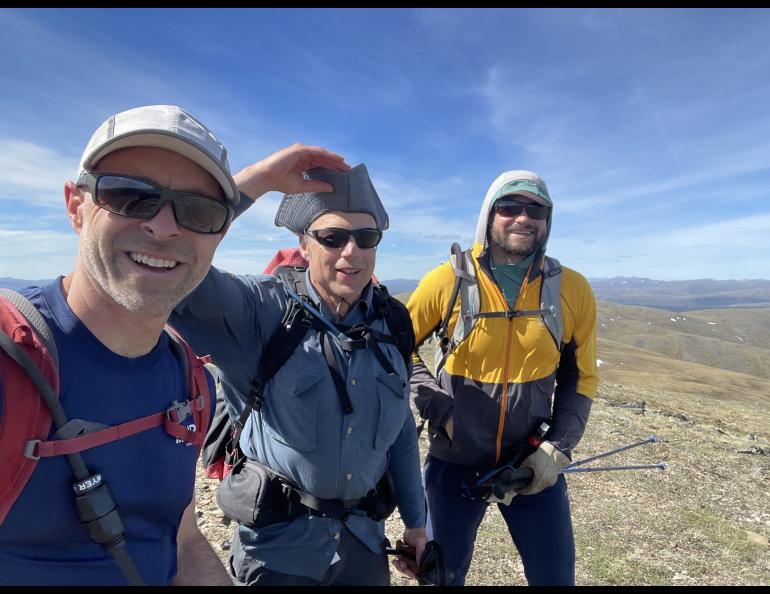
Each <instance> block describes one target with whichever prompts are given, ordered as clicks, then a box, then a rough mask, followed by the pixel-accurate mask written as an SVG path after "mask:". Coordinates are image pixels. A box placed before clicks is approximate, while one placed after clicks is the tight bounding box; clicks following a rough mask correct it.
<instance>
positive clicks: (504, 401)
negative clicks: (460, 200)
mask: <svg viewBox="0 0 770 594" xmlns="http://www.w3.org/2000/svg"><path fill="white" fill-rule="evenodd" d="M534 263H535V261H534V259H533V260H532V262H531V263H530V265H529V268H528V269H527V274H526V276H525V277H524V282H523V283H522V284H521V288H519V294H518V295H517V296H516V301H515V302H514V304H513V305H514V307H513V309H514V311H515V310H516V305H518V303H519V300H520V299H521V295H522V294H523V293H524V290H525V289H526V287H527V284H528V283H529V275H530V273H531V272H532V266H533V265H534ZM493 284H494V286H495V288H496V289H497V292H498V293H499V294H500V295H501V296H502V298H503V303H505V307H506V309H509V308H508V301H506V299H505V295H503V292H502V291H501V290H500V287H498V286H497V283H493ZM509 311H510V310H509ZM512 333H513V318H508V332H507V337H506V340H505V363H504V364H503V386H502V390H503V391H502V393H501V394H500V418H499V420H498V422H497V439H496V440H495V466H497V465H498V464H499V463H500V456H501V455H502V451H503V432H504V431H505V411H506V410H507V409H508V367H509V362H510V356H511V334H512Z"/></svg>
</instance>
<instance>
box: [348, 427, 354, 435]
mask: <svg viewBox="0 0 770 594" xmlns="http://www.w3.org/2000/svg"><path fill="white" fill-rule="evenodd" d="M351 433H353V427H348V435H350V434H351Z"/></svg>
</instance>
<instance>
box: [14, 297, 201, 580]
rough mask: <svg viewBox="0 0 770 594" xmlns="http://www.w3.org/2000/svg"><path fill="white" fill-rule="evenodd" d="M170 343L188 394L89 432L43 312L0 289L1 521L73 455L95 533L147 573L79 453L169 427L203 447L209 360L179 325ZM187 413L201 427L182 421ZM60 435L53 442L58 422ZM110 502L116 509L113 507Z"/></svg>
mask: <svg viewBox="0 0 770 594" xmlns="http://www.w3.org/2000/svg"><path fill="white" fill-rule="evenodd" d="M165 330H166V332H167V333H168V334H169V336H170V338H171V339H172V340H170V344H171V345H172V348H173V349H174V351H175V354H176V355H177V358H178V359H179V360H180V361H181V362H182V364H183V366H184V367H185V368H186V371H187V373H186V375H187V377H186V382H187V386H188V394H189V397H188V399H187V400H184V401H182V402H178V401H176V400H175V401H173V402H172V404H171V406H170V407H169V408H168V409H166V410H163V411H159V412H158V413H155V414H153V415H148V416H146V417H142V418H140V419H136V420H133V421H129V422H127V423H122V424H120V425H116V426H112V427H106V428H99V429H97V430H92V431H91V432H87V431H88V429H86V432H85V434H83V433H84V431H83V428H84V426H87V425H88V424H87V423H84V422H83V421H81V420H79V419H74V420H71V421H70V420H68V419H67V417H66V415H65V414H64V411H63V409H62V407H61V405H60V403H59V400H58V392H59V374H58V355H57V351H56V343H55V341H54V338H53V335H52V334H51V331H50V329H49V328H48V325H47V324H46V322H45V320H44V319H43V316H42V315H41V314H40V312H38V311H37V309H36V308H35V307H34V306H33V305H32V304H31V303H30V302H29V301H28V300H27V299H26V298H24V297H23V296H22V295H19V294H18V293H15V292H14V291H9V290H7V289H0V394H1V395H2V411H0V415H2V416H0V524H2V523H3V521H4V520H5V518H6V516H7V515H8V512H9V511H10V510H11V508H12V507H13V504H14V503H15V501H16V499H17V498H18V496H19V495H20V493H21V492H22V490H23V489H24V487H25V485H26V484H27V481H28V480H29V478H30V476H31V475H32V473H33V472H34V470H35V466H36V465H37V461H38V460H39V459H40V458H41V457H49V456H61V455H68V458H69V462H70V464H71V465H72V469H73V474H74V475H75V479H76V482H75V483H74V485H73V488H74V489H75V492H76V506H77V510H78V514H79V515H80V518H81V521H82V522H83V523H84V524H86V526H87V528H88V530H89V533H90V535H91V538H92V539H93V540H94V541H95V542H97V543H98V544H100V545H101V546H102V547H103V548H104V549H105V550H108V551H109V552H110V553H111V554H113V555H114V556H115V558H116V560H117V561H118V563H119V564H120V566H121V569H122V570H123V572H124V573H125V574H126V577H127V578H128V579H129V582H131V583H133V584H141V583H142V581H141V577H140V576H139V574H138V572H137V571H136V568H135V567H133V564H132V563H131V561H130V559H129V558H128V557H127V556H126V554H125V550H124V548H123V546H122V545H123V543H124V537H123V523H122V520H121V519H120V516H119V515H118V512H117V508H116V507H115V504H114V502H113V500H112V496H111V494H110V493H109V488H108V487H107V484H106V482H105V480H104V478H103V477H102V476H101V474H99V473H97V474H93V473H91V472H90V471H89V470H88V469H87V468H86V466H85V463H84V462H83V459H82V457H81V456H80V454H79V453H80V452H82V451H84V450H87V449H91V448H94V447H97V446H100V445H103V444H106V443H110V442H113V441H117V440H119V439H123V438H125V437H128V436H130V435H135V434H136V433H140V432H142V431H146V430H148V429H151V428H153V427H157V426H159V425H162V426H163V428H164V430H165V431H166V433H168V434H170V435H172V436H173V437H176V438H177V439H181V440H183V441H185V442H187V443H190V444H193V445H196V446H197V447H198V452H199V453H200V449H201V447H202V446H203V440H204V436H205V435H206V430H207V428H208V425H209V417H210V405H209V402H210V394H209V386H208V381H207V380H206V375H205V372H204V360H203V359H200V358H198V357H197V356H196V355H195V353H193V351H192V349H191V348H190V347H189V346H188V345H187V343H186V342H185V341H184V340H183V339H182V338H181V337H180V336H179V335H178V334H177V333H176V331H175V330H173V328H171V327H170V326H166V329H165ZM188 414H191V415H192V416H193V419H194V423H195V427H196V430H195V431H190V430H189V429H187V428H186V427H185V426H184V425H182V424H181V421H182V419H184V418H185V417H186V416H187V415H188ZM52 424H53V425H55V426H56V428H57V432H56V434H55V437H54V439H51V440H48V436H49V434H50V431H51V425H52ZM110 506H111V507H110Z"/></svg>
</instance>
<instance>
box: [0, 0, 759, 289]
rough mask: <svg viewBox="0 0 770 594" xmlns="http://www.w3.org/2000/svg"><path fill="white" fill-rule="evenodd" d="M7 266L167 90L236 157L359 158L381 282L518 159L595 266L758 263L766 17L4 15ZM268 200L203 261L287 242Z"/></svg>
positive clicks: (248, 260)
mask: <svg viewBox="0 0 770 594" xmlns="http://www.w3.org/2000/svg"><path fill="white" fill-rule="evenodd" d="M0 30H2V35H0V80H1V81H2V92H0V253H2V259H0V277H2V276H14V277H18V278H28V279H37V278H50V277H53V276H56V275H57V274H60V273H65V272H67V271H69V270H70V269H71V268H72V267H73V264H74V259H75V253H76V247H77V239H76V236H75V234H74V232H73V231H72V230H71V229H70V227H69V224H68V222H67V219H66V217H65V212H64V202H63V194H62V186H63V183H64V181H65V180H67V179H72V178H73V177H74V176H75V175H76V169H77V164H78V161H79V158H80V155H81V153H82V150H83V148H84V147H85V144H86V142H87V140H88V138H89V136H90V135H91V133H92V132H93V130H94V129H95V128H96V127H97V126H98V125H99V124H100V123H101V122H102V121H103V120H104V119H106V118H107V117H108V116H110V115H111V114H113V113H115V112H118V111H122V110H124V109H128V108H131V107H135V106H138V105H144V104H154V103H171V104H177V105H181V106H184V107H185V108H187V109H188V110H190V111H191V112H192V113H193V114H195V115H196V116H197V117H199V118H200V119H201V120H203V121H204V122H205V123H206V124H207V125H209V126H210V127H211V128H212V129H213V130H214V131H215V133H216V134H217V135H218V136H219V138H220V140H222V141H223V143H224V144H225V146H227V147H228V150H229V154H230V163H231V165H232V167H233V169H234V170H237V169H240V168H241V167H243V166H246V165H248V164H249V163H251V162H253V161H255V160H258V159H260V158H262V157H264V156H266V155H267V154H269V153H271V152H273V151H274V150H277V149H279V148H281V147H283V146H286V145H288V144H291V143H293V142H297V141H299V142H304V143H308V144H321V145H324V146H326V147H328V148H330V149H332V150H334V151H336V152H339V153H341V154H343V155H344V156H345V157H346V159H347V161H348V162H349V163H350V164H352V165H355V164H357V163H360V162H364V163H366V165H367V167H368V168H369V171H370V174H371V176H372V179H373V181H374V183H375V186H376V187H377V189H378V191H379V193H380V196H381V198H382V200H383V202H384V204H385V206H386V208H387V209H388V211H389V214H390V219H391V228H390V230H389V231H387V233H386V235H385V239H384V240H383V243H382V244H381V247H380V248H379V252H378V262H377V274H378V276H379V277H380V278H382V279H389V278H420V277H421V276H422V275H423V274H424V273H425V272H427V271H428V270H430V269H431V268H432V267H434V266H435V265H437V264H438V263H439V262H441V261H442V260H445V259H446V256H447V253H448V251H449V245H450V243H451V242H452V241H459V242H460V243H461V244H462V245H463V246H469V245H470V243H471V241H472V238H473V235H474V231H475V222H476V219H477V216H478V209H479V207H480V204H481V201H482V200H483V198H484V195H485V193H486V190H487V188H488V187H489V185H490V183H491V182H492V180H493V179H494V178H495V177H497V176H498V175H499V174H500V173H501V172H502V171H505V170H508V169H531V170H534V171H536V172H538V173H539V174H540V175H541V176H542V177H543V178H544V179H545V181H546V183H547V184H548V186H549V189H550V191H551V196H552V198H553V200H554V203H555V214H554V223H553V230H552V233H551V240H550V242H549V250H548V251H549V253H550V254H551V255H553V256H555V257H557V258H559V259H560V260H561V261H562V263H563V264H565V265H567V266H569V267H571V268H574V269H576V270H578V271H580V272H582V273H583V274H584V275H585V276H588V277H606V276H621V275H622V276H646V277H651V278H655V279H662V280H672V279H691V278H716V279H729V278H736V279H740V278H770V43H768V38H769V37H770V11H767V10H762V9H757V10H748V9H742V10H703V9H699V10H695V9H693V10H669V9H650V10H640V9H629V10H606V9H595V10H587V9H586V10H582V9H581V10H577V9H574V10H571V9H561V10H559V9H553V10H543V9H540V10H523V9H494V10H493V9H490V10H460V9H457V10H455V9H443V10H417V9H403V10H396V9H382V10H339V9H338V10H332V9H281V10H262V9H254V10H194V9H188V10H182V9H178V10H173V9H169V10H138V9H133V10H132V9H126V10H117V9H109V10H108V9H93V10H71V9H69V10H68V9H45V10H40V9H27V10H16V9H0ZM279 200H280V196H279V195H277V194H274V193H273V194H268V195H266V196H265V197H263V198H262V199H261V200H260V201H258V202H257V204H256V205H255V206H254V207H252V208H251V209H250V210H249V211H248V212H247V213H246V214H245V215H244V216H243V217H241V219H240V220H239V221H238V222H237V223H236V224H235V226H234V227H233V229H232V230H231V232H230V234H229V235H228V237H227V238H226V239H225V240H224V242H223V243H222V245H221V247H220V249H219V252H218V254H217V256H216V258H215V261H214V262H215V264H216V265H218V266H220V267H222V268H225V269H227V270H231V271H233V272H237V273H250V272H255V273H256V272H261V270H262V269H263V267H264V265H265V264H266V263H267V261H268V260H269V259H270V257H271V255H272V254H273V253H274V252H275V250H276V249H278V248H280V247H285V246H288V245H294V244H295V243H296V240H295V239H294V237H293V236H292V235H291V234H290V233H288V232H287V231H286V230H284V229H278V228H276V227H274V226H273V217H274V213H275V209H276V208H277V205H278V202H279Z"/></svg>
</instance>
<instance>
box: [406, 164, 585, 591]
mask: <svg viewBox="0 0 770 594" xmlns="http://www.w3.org/2000/svg"><path fill="white" fill-rule="evenodd" d="M552 212H553V202H552V201H551V198H550V196H549V193H548V189H547V187H546V185H545V182H543V180H542V179H540V177H539V176H537V175H536V174H535V173H532V172H530V171H507V172H505V173H503V174H502V175H500V176H499V177H498V178H497V179H496V180H495V181H494V182H493V183H492V185H491V187H490V188H489V191H488V192H487V195H486V198H485V200H484V203H483V205H482V207H481V212H480V214H479V220H478V225H477V228H476V241H475V243H474V246H473V249H472V252H471V257H470V258H469V265H472V267H473V270H472V271H471V272H472V273H473V274H472V276H473V277H475V285H472V286H471V291H472V294H471V299H470V301H473V300H474V299H475V300H476V303H477V304H478V305H477V306H476V309H475V310H473V311H472V312H471V313H473V314H474V315H471V316H468V317H465V318H463V317H460V312H461V307H462V305H461V303H462V301H463V300H462V299H457V300H456V302H455V305H454V308H453V311H452V313H451V317H449V324H448V328H447V335H448V336H453V335H454V338H455V342H456V344H453V345H452V346H453V347H454V348H453V349H452V350H451V352H450V353H449V354H448V356H447V357H446V360H445V362H444V364H443V366H442V367H441V369H440V370H439V371H438V373H437V377H435V378H434V376H433V375H431V373H429V372H428V370H427V369H426V367H425V365H424V363H423V362H422V361H421V360H420V359H419V357H417V356H415V357H414V359H415V368H414V373H413V375H412V380H411V385H412V393H413V395H414V397H415V403H416V405H417V408H418V410H419V412H420V415H421V416H422V417H423V418H424V419H426V420H427V421H428V422H429V426H428V427H429V438H430V450H429V453H428V456H427V459H426V462H425V488H426V492H427V496H428V509H429V512H430V520H431V525H432V528H433V537H434V538H435V539H436V540H438V541H439V542H440V543H441V545H442V546H443V548H444V552H445V554H446V556H447V563H448V565H449V569H450V570H451V571H453V572H454V575H455V578H454V582H453V585H463V584H464V582H465V575H466V574H467V572H468V568H469V566H470V562H471V558H472V555H473V546H474V543H475V539H476V532H477V530H478V526H479V524H480V523H481V520H482V518H483V517H484V514H485V512H486V509H487V507H488V505H489V503H490V502H497V503H498V508H499V509H500V512H501V514H502V516H503V519H504V520H505V522H506V524H507V525H508V529H509V532H510V533H511V537H512V539H513V542H514V545H515V546H516V547H517V549H518V550H519V553H520V554H521V557H522V561H523V564H524V571H525V574H526V576H527V580H528V582H529V584H530V585H540V586H545V585H574V581H575V545H574V538H573V533H572V520H571V517H570V510H569V500H568V496H567V484H566V481H565V480H564V476H563V475H561V474H560V471H561V470H562V469H563V468H564V467H565V466H566V465H567V464H569V462H570V455H571V450H572V449H573V448H574V447H575V446H576V445H577V443H578V442H579V441H580V439H581V437H582V436H583V432H584V430H585V426H586V422H587V420H588V415H589V413H590V410H591V404H592V401H593V400H592V399H593V397H594V395H595V394H596V387H597V384H598V375H597V370H596V302H595V300H594V296H593V292H592V291H591V288H590V286H589V285H588V282H587V281H586V279H585V278H584V277H583V276H582V275H580V274H579V273H577V272H575V271H574V270H570V269H569V268H566V267H561V266H560V265H559V263H558V261H556V260H553V259H550V258H546V257H545V247H546V243H547V241H548V235H549V233H550V229H551V221H552ZM469 271H470V270H469ZM553 275H560V277H559V278H560V288H558V289H557V291H556V295H555V296H552V297H551V299H552V300H553V301H554V302H555V303H556V307H550V308H549V307H548V299H547V298H546V296H545V293H546V292H547V291H544V292H543V294H542V295H541V289H542V288H543V283H544V279H545V278H546V277H551V276H553ZM454 283H455V272H454V270H453V268H452V265H451V263H449V262H447V263H445V264H442V265H441V266H439V267H438V268H436V269H434V270H432V271H431V272H429V273H428V274H427V275H426V276H425V277H424V278H423V279H422V281H421V282H420V284H419V286H418V287H417V289H416V290H415V291H414V293H413V294H412V296H411V298H410V299H409V303H408V304H407V307H408V309H409V313H410V314H411V317H412V322H413V324H414V330H415V335H416V338H417V344H418V345H419V344H421V343H422V342H423V341H424V340H425V339H426V338H428V337H429V336H431V335H432V334H433V333H434V332H435V331H436V330H437V328H438V327H439V326H440V325H441V322H442V319H443V318H444V316H445V314H446V313H447V309H448V307H449V303H450V300H451V298H452V297H451V296H452V293H453V285H454ZM548 283H549V285H548V286H549V287H551V286H553V285H552V284H551V281H550V280H549V281H548ZM557 286H558V285H557ZM461 292H462V291H461ZM466 301H468V300H467V299H466ZM544 306H545V307H546V309H543V307H544ZM549 310H550V311H549ZM559 310H560V311H559ZM463 313H465V314H467V313H468V311H464V312H463ZM548 315H551V316H554V315H555V316H560V317H559V319H558V322H559V324H557V325H558V326H559V331H558V332H553V331H552V330H551V329H550V328H549V326H553V325H554V323H553V320H548V319H547V316H548ZM458 318H460V323H461V324H465V326H466V329H467V330H466V332H465V333H463V332H460V333H459V334H456V333H455V326H456V324H457V323H458ZM555 336H556V337H558V338H556V339H555ZM557 340H559V344H557ZM543 422H545V423H547V424H548V427H550V428H549V429H548V432H547V433H545V436H544V439H543V440H542V442H541V443H540V444H539V446H537V445H535V446H533V445H531V444H530V445H529V446H528V445H527V441H528V439H529V438H530V436H534V435H536V434H537V432H538V429H539V428H540V427H541V425H542V423H543ZM543 428H545V427H543ZM512 462H513V463H514V464H515V465H516V466H521V467H526V468H530V469H531V470H532V475H533V476H532V479H531V481H530V482H529V484H528V485H527V487H526V488H524V489H521V490H519V491H518V494H517V496H515V497H512V495H513V493H508V494H507V496H506V497H504V498H503V499H499V498H496V497H495V496H487V497H485V498H481V499H479V498H476V497H470V498H469V497H468V494H469V491H468V489H467V487H468V485H474V484H475V482H474V481H477V480H478V478H479V477H480V476H483V475H484V474H486V473H487V472H489V471H490V470H493V469H495V468H496V467H500V466H503V465H505V464H508V463H512Z"/></svg>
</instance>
